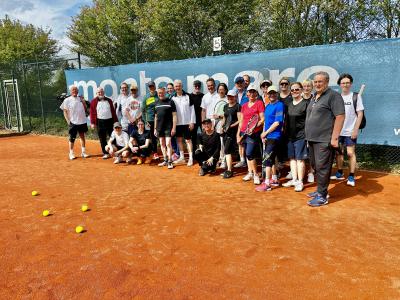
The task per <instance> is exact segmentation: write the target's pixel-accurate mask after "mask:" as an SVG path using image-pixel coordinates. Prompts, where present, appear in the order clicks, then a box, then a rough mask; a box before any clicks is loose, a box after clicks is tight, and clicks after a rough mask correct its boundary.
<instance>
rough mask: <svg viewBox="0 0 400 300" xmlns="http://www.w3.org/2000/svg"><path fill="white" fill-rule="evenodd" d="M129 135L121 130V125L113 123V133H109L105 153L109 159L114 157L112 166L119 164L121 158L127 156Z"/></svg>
mask: <svg viewBox="0 0 400 300" xmlns="http://www.w3.org/2000/svg"><path fill="white" fill-rule="evenodd" d="M128 143H129V135H128V134H127V133H126V132H125V131H123V130H122V126H121V123H119V122H115V123H114V131H113V132H112V133H111V137H110V139H109V140H108V143H107V146H106V148H105V149H106V151H107V152H108V153H109V154H110V156H111V157H113V156H114V157H115V159H114V164H119V163H120V162H121V161H122V156H124V157H127V156H128V149H129V145H128ZM127 162H129V160H127Z"/></svg>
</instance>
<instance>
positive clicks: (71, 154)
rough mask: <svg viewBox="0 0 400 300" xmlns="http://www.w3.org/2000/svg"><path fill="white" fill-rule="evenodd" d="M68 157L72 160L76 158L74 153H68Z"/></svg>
mask: <svg viewBox="0 0 400 300" xmlns="http://www.w3.org/2000/svg"><path fill="white" fill-rule="evenodd" d="M68 157H69V160H74V159H75V158H76V156H75V154H74V153H70V154H69V156H68Z"/></svg>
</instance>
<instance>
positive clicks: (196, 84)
mask: <svg viewBox="0 0 400 300" xmlns="http://www.w3.org/2000/svg"><path fill="white" fill-rule="evenodd" d="M193 85H195V86H201V81H200V80H195V81H193Z"/></svg>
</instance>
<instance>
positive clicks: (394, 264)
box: [0, 136, 400, 299]
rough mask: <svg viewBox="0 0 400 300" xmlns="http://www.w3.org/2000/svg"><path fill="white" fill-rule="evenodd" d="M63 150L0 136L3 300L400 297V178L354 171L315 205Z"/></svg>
mask: <svg viewBox="0 0 400 300" xmlns="http://www.w3.org/2000/svg"><path fill="white" fill-rule="evenodd" d="M76 146H79V143H77V145H76ZM87 148H88V152H89V153H91V154H99V153H100V151H99V150H100V149H99V148H100V146H99V143H98V142H97V141H92V142H89V145H88V147H87ZM67 152H68V151H67V139H66V138H60V137H48V136H23V137H11V138H1V139H0V154H1V155H0V161H1V173H0V182H1V191H2V193H1V197H0V227H1V231H0V235H1V236H0V238H1V244H0V266H1V271H0V299H400V225H399V224H400V223H399V220H400V206H399V198H400V197H399V182H400V180H399V179H400V177H399V176H393V175H387V174H379V173H369V172H368V173H366V172H359V173H358V176H357V178H358V181H357V186H356V187H355V188H351V187H347V186H346V184H345V182H341V183H335V184H332V185H331V187H330V194H331V203H330V204H329V205H328V206H325V207H321V208H311V207H308V206H307V205H306V201H307V199H306V193H307V192H310V191H312V190H313V189H314V187H310V186H308V187H307V188H306V190H305V191H304V192H302V193H295V192H294V191H293V190H291V189H284V188H277V189H274V190H273V191H272V192H266V193H256V192H254V185H253V184H252V183H244V182H242V180H241V176H240V177H239V176H237V177H235V178H232V179H231V180H223V179H222V178H220V176H208V175H207V176H205V177H204V178H203V177H202V178H200V177H199V176H198V175H197V170H198V167H197V166H196V167H192V168H188V167H186V166H180V167H177V168H175V169H174V170H167V169H166V168H159V167H157V166H149V165H144V166H135V165H129V166H128V165H125V164H121V165H113V163H112V161H111V160H107V161H103V160H102V159H101V157H100V156H97V157H92V158H90V159H85V160H84V159H81V158H78V159H76V160H75V161H72V162H71V161H69V160H68V159H67ZM77 153H80V151H78V152H77ZM32 190H38V191H39V192H40V196H38V197H32V196H31V191H32ZM83 203H88V204H89V206H90V208H91V211H89V212H86V213H83V212H81V211H80V206H81V205H82V204H83ZM44 209H50V210H51V212H52V213H53V215H52V216H50V217H42V215H41V213H42V211H43V210H44ZM77 225H84V226H85V228H86V229H87V232H85V233H83V234H77V233H75V227H76V226H77Z"/></svg>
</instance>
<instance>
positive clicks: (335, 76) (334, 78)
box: [297, 66, 339, 86]
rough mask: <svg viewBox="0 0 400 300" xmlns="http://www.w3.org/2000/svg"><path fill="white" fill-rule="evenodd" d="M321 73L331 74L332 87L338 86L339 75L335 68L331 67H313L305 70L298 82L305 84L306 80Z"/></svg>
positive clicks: (330, 83) (330, 82)
mask: <svg viewBox="0 0 400 300" xmlns="http://www.w3.org/2000/svg"><path fill="white" fill-rule="evenodd" d="M321 71H323V72H326V73H328V74H329V85H330V86H333V85H336V83H337V80H338V78H339V73H338V72H337V71H336V70H335V69H334V68H332V67H329V66H312V67H309V68H307V69H304V70H303V71H301V73H300V74H299V76H298V77H297V81H299V82H303V81H304V80H306V79H309V78H311V75H313V74H315V73H317V72H321ZM311 79H312V78H311Z"/></svg>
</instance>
